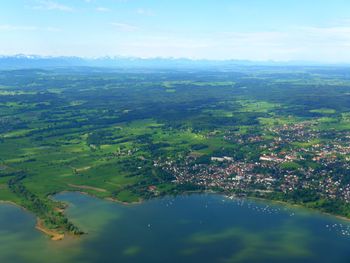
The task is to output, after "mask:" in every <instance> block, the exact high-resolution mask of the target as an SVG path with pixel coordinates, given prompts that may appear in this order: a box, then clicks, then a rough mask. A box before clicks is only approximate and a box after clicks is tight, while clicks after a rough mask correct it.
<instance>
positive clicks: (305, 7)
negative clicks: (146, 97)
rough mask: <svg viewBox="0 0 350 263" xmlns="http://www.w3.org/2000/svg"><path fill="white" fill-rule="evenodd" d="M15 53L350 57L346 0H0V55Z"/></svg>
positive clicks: (344, 59)
mask: <svg viewBox="0 0 350 263" xmlns="http://www.w3.org/2000/svg"><path fill="white" fill-rule="evenodd" d="M4 2H5V3H4ZM19 53H21V54H38V55H54V56H59V55H66V56H84V57H97V56H107V55H109V56H136V57H188V58H194V59H200V58H206V59H248V60H277V61H287V60H308V61H320V62H350V1H349V0H11V1H3V3H1V7H0V54H1V55H13V54H19Z"/></svg>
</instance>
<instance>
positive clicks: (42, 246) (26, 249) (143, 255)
mask: <svg viewBox="0 0 350 263" xmlns="http://www.w3.org/2000/svg"><path fill="white" fill-rule="evenodd" d="M56 198H57V199H59V200H62V201H65V202H68V203H69V204H70V206H69V208H68V210H67V214H68V216H69V218H70V219H71V220H72V221H73V222H75V223H76V224H77V225H78V226H79V227H81V228H82V229H83V230H85V231H87V232H88V235H85V236H83V237H81V238H72V237H70V238H67V239H65V240H64V241H61V242H52V241H50V240H49V239H48V238H47V237H46V236H44V235H42V234H41V233H40V232H38V231H36V230H35V229H34V225H35V219H34V217H33V216H31V215H30V214H29V213H26V212H24V211H23V210H21V209H19V208H17V207H14V206H11V205H1V206H0V262H29V263H30V262H68V263H69V262H282V261H283V262H349V261H350V250H349V249H348V248H349V247H350V237H349V236H348V234H349V230H350V224H348V223H347V222H345V221H340V220H338V219H336V218H334V217H330V216H325V215H321V214H319V213H316V212H310V211H307V210H303V209H297V208H289V207H284V206H280V205H275V204H271V203H268V202H261V201H251V200H249V201H247V200H237V199H232V200H231V199H229V198H224V197H222V196H218V195H191V196H179V197H176V198H172V197H167V198H163V199H155V200H152V201H148V202H145V203H143V204H140V205H130V206H123V205H120V204H116V203H112V202H109V201H103V200H98V199H95V198H91V197H88V196H85V195H81V194H78V193H64V194H60V195H57V196H56Z"/></svg>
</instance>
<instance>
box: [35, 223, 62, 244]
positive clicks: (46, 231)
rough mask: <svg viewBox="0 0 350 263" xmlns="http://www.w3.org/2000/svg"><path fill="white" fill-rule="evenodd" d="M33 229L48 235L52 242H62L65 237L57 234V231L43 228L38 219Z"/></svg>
mask: <svg viewBox="0 0 350 263" xmlns="http://www.w3.org/2000/svg"><path fill="white" fill-rule="evenodd" d="M35 228H36V229H37V230H39V231H41V232H42V233H44V234H46V235H48V236H49V237H50V239H51V240H52V241H60V240H63V239H64V237H65V234H63V233H59V232H58V231H55V230H52V229H48V228H46V227H45V226H44V223H43V220H42V219H40V218H37V221H36V225H35Z"/></svg>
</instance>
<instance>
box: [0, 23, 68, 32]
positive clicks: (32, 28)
mask: <svg viewBox="0 0 350 263" xmlns="http://www.w3.org/2000/svg"><path fill="white" fill-rule="evenodd" d="M0 31H47V32H61V31H62V30H61V29H60V28H57V27H37V26H23V25H7V24H5V25H0Z"/></svg>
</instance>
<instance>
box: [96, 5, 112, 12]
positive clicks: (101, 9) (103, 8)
mask: <svg viewBox="0 0 350 263" xmlns="http://www.w3.org/2000/svg"><path fill="white" fill-rule="evenodd" d="M96 11H98V12H109V11H111V9H109V8H107V7H102V6H100V7H97V8H96Z"/></svg>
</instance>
